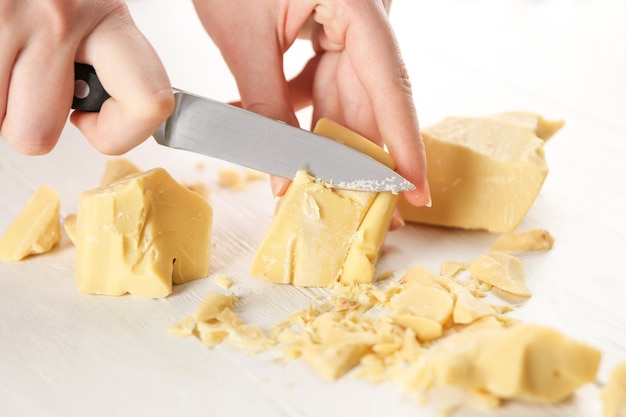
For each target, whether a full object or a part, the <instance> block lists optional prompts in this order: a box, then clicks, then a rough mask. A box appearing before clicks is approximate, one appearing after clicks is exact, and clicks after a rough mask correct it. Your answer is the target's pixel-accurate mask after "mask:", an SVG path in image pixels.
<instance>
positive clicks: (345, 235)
mask: <svg viewBox="0 0 626 417" xmlns="http://www.w3.org/2000/svg"><path fill="white" fill-rule="evenodd" d="M314 131H315V132H316V133H317V134H320V135H322V136H326V137H329V138H332V139H335V140H338V141H341V142H343V143H345V144H347V145H349V146H352V147H354V148H356V149H358V150H360V151H362V152H364V153H367V154H369V155H370V156H372V157H374V158H376V159H378V160H379V161H381V162H383V163H385V164H386V165H387V166H389V167H391V168H393V161H392V159H391V157H390V156H389V154H387V153H386V152H385V151H384V150H383V149H382V148H380V147H378V146H376V145H375V144H373V143H372V142H370V141H368V140H367V139H365V138H363V137H362V136H360V135H358V134H356V133H354V132H352V131H350V130H348V129H346V128H344V127H342V126H339V125H337V124H336V123H334V122H331V121H330V120H327V119H321V120H320V121H319V122H318V123H317V125H316V127H315V129H314ZM397 198H398V196H397V195H394V194H391V193H375V192H359V191H347V190H335V189H331V188H328V187H327V186H326V185H324V184H321V183H319V182H316V181H315V180H314V179H313V178H311V177H310V176H309V175H307V174H306V173H305V172H300V173H298V175H297V176H296V178H295V179H294V181H293V182H292V184H291V185H290V187H289V189H288V190H287V192H286V193H285V195H284V197H283V198H282V199H281V201H280V202H279V205H278V207H277V210H276V214H275V217H274V220H273V222H272V224H271V225H270V228H269V230H268V232H267V234H266V236H265V238H264V240H263V241H262V242H261V244H260V246H259V248H258V250H257V253H256V255H255V258H254V260H253V262H252V266H251V269H250V272H251V274H252V275H253V276H257V277H263V278H265V279H267V280H268V281H272V282H277V283H284V284H288V283H293V284H295V285H299V286H306V287H320V286H328V285H330V284H332V283H334V282H337V281H340V282H342V283H346V284H351V283H369V282H372V280H373V278H374V274H375V268H376V262H377V260H378V255H379V252H380V249H381V247H382V244H383V241H384V239H385V236H386V234H387V231H388V229H389V224H390V222H391V216H392V213H393V209H394V207H395V204H396V202H397Z"/></svg>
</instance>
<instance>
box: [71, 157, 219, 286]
mask: <svg viewBox="0 0 626 417" xmlns="http://www.w3.org/2000/svg"><path fill="white" fill-rule="evenodd" d="M211 221H212V210H211V206H210V205H209V204H208V202H207V201H206V200H205V199H204V198H202V197H201V196H200V195H198V194H196V193H195V192H193V191H190V190H188V189H187V188H185V187H183V186H182V185H180V184H179V183H178V182H176V180H174V179H173V178H172V177H171V176H170V175H169V174H168V173H167V171H165V170H164V169H162V168H155V169H152V170H149V171H146V172H143V173H140V174H136V175H133V176H130V177H126V178H125V179H122V180H120V181H117V182H114V183H112V184H110V185H108V186H105V187H100V188H97V189H94V190H91V191H87V192H84V193H83V194H81V196H80V202H79V207H78V213H77V221H76V236H75V246H76V261H75V262H76V265H75V274H76V283H77V285H78V289H79V290H80V291H81V292H84V293H90V294H108V295H122V294H125V293H130V294H133V295H137V296H144V297H153V298H158V297H165V296H167V295H169V294H170V293H171V291H172V283H175V284H180V283H184V282H187V281H191V280H194V279H198V278H203V277H206V276H207V275H208V274H209V254H210V233H211Z"/></svg>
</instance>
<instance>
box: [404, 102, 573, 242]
mask: <svg viewBox="0 0 626 417" xmlns="http://www.w3.org/2000/svg"><path fill="white" fill-rule="evenodd" d="M562 124H563V123H562V122H557V121H554V122H553V121H548V120H545V119H543V118H542V117H540V116H538V115H535V114H532V113H525V112H516V113H504V114H501V115H497V116H492V117H483V118H469V117H468V118H463V117H449V118H447V119H445V120H443V121H442V122H441V123H439V124H436V125H435V126H432V127H429V128H425V129H423V132H422V133H423V138H424V145H425V148H426V155H427V164H428V181H429V184H430V190H431V196H432V200H433V205H432V207H414V206H411V205H409V204H408V203H407V202H406V201H404V200H403V199H401V201H400V202H399V208H400V212H401V214H402V215H403V217H404V218H405V219H406V220H407V221H412V222H419V223H428V224H435V225H441V226H449V227H459V228H464V229H484V230H488V231H491V232H496V233H504V232H510V231H512V230H514V229H515V228H516V227H517V226H518V225H519V223H520V222H521V221H522V220H523V218H524V216H525V215H526V213H527V212H528V210H529V209H530V208H531V206H532V204H533V203H534V201H535V198H536V197H537V195H538V194H539V191H540V190H541V187H542V186H543V183H544V180H545V178H546V176H547V175H548V165H547V163H546V159H545V155H544V149H543V145H544V141H545V140H547V139H548V138H549V137H550V136H551V135H552V134H554V133H555V132H556V131H557V130H558V129H559V128H560V127H561V126H562Z"/></svg>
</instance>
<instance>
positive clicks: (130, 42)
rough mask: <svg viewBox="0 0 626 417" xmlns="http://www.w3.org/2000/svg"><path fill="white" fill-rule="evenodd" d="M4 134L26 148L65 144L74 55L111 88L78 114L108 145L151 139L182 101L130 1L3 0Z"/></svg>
mask: <svg viewBox="0 0 626 417" xmlns="http://www.w3.org/2000/svg"><path fill="white" fill-rule="evenodd" d="M0 40H1V42H0V135H2V137H3V138H4V139H5V140H7V141H8V142H9V143H10V144H11V145H12V146H13V147H14V148H15V149H17V150H18V151H20V152H22V153H25V154H44V153H47V152H49V151H50V150H51V149H52V148H53V147H54V146H55V144H56V143H57V141H58V138H59V136H60V135H61V131H62V129H63V126H64V125H65V122H66V120H67V116H68V113H69V111H70V107H71V104H72V97H73V91H74V62H75V61H76V62H83V63H88V64H92V65H93V66H94V67H95V69H96V71H97V73H98V76H99V78H100V80H101V81H102V84H103V86H104V88H105V89H106V90H107V91H108V92H109V93H110V94H111V96H112V97H111V99H109V100H107V101H106V102H105V103H104V105H103V106H102V109H101V111H100V113H84V112H74V113H73V114H72V116H71V121H72V122H73V123H74V124H75V125H76V126H77V127H78V128H79V129H80V130H81V131H82V133H83V134H84V135H85V137H86V138H87V139H88V140H89V141H90V142H91V143H92V144H93V146H94V147H95V148H96V149H98V150H99V151H101V152H104V153H109V154H120V153H123V152H125V151H127V150H129V149H131V148H132V147H134V146H136V145H137V144H139V143H140V142H141V141H143V140H145V139H146V138H148V137H149V136H150V135H151V134H152V133H153V132H154V131H155V130H156V128H157V127H158V125H159V124H160V123H161V122H162V121H163V120H164V119H165V118H166V117H167V116H168V115H169V114H170V112H171V111H172V110H173V107H174V99H173V94H172V88H171V86H170V83H169V80H168V78H167V74H166V72H165V70H164V68H163V65H162V64H161V62H160V60H159V58H158V57H157V55H156V53H155V51H154V50H153V49H152V47H151V46H150V44H149V43H148V41H147V40H146V39H145V38H144V37H143V36H142V35H141V33H140V32H139V30H138V29H137V27H136V26H135V24H134V23H133V21H132V19H131V17H130V14H129V12H128V9H127V7H126V3H125V2H124V1H123V0H109V1H100V0H73V1H67V0H36V1H24V0H0Z"/></svg>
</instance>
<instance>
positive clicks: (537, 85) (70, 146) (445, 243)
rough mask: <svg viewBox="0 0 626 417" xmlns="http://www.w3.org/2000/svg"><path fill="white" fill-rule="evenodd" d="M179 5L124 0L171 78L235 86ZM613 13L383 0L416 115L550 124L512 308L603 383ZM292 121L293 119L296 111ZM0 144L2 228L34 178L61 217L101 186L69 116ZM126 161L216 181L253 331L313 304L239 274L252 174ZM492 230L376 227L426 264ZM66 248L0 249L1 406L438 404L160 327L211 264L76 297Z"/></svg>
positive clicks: (567, 4)
mask: <svg viewBox="0 0 626 417" xmlns="http://www.w3.org/2000/svg"><path fill="white" fill-rule="evenodd" d="M190 3H191V2H188V1H167V0H129V6H130V7H131V11H132V13H133V15H134V17H135V19H136V21H137V23H138V25H139V26H140V27H141V28H142V29H143V30H144V32H145V33H146V35H147V36H148V38H149V39H150V40H151V41H152V42H153V44H154V46H155V47H156V49H157V50H158V52H159V53H160V54H161V56H162V58H163V60H164V62H165V64H166V67H167V70H168V72H169V73H170V76H171V79H172V82H173V84H174V85H176V86H177V87H179V88H182V89H186V90H191V91H194V92H197V93H199V94H202V95H206V96H210V97H213V98H216V99H220V100H231V99H234V98H236V96H237V93H236V88H235V84H234V81H232V78H231V77H230V74H229V73H228V70H227V68H226V66H225V65H224V63H223V62H222V60H221V58H220V56H219V53H218V52H217V50H216V48H215V47H214V46H213V45H212V43H211V42H210V40H209V39H208V37H207V36H206V35H205V34H204V32H203V30H202V28H201V26H200V24H199V22H198V20H197V18H196V17H195V14H194V12H193V9H192V6H191V4H190ZM625 16H626V3H625V2H624V1H623V0H613V1H611V0H598V1H594V2H589V1H587V2H583V1H568V0H551V1H530V0H510V1H506V2H504V1H500V0H476V1H467V0H439V1H437V2H422V1H420V2H417V1H414V0H397V1H396V2H395V4H394V7H393V10H392V19H393V23H394V25H395V28H396V30H397V34H398V38H399V40H400V42H401V45H402V47H403V52H404V55H405V59H406V61H407V64H408V67H409V72H410V75H411V79H412V82H413V85H414V92H415V101H416V105H417V108H418V111H419V114H420V120H421V123H422V125H429V124H434V123H436V122H438V121H439V120H441V119H442V118H443V117H445V116H448V115H468V116H480V115H488V114H491V113H498V112H501V111H508V110H530V111H535V112H538V113H540V114H543V115H544V116H546V117H549V118H562V119H565V121H566V126H565V127H564V128H563V129H562V130H561V131H560V132H559V133H558V134H557V135H556V136H555V137H554V138H553V139H552V140H551V141H550V142H549V143H548V144H547V145H546V154H547V159H548V163H549V166H550V168H551V172H550V174H549V176H548V179H547V181H546V183H545V186H544V188H543V190H542V192H541V194H540V195H539V197H538V199H537V201H536V203H535V205H534V206H533V208H532V209H531V211H530V213H529V214H528V216H527V218H526V219H525V220H524V222H523V224H522V225H521V226H520V229H526V228H530V227H545V228H547V229H548V230H549V231H550V232H551V233H552V234H553V235H554V236H555V237H556V240H557V241H556V245H555V247H554V249H553V250H552V251H551V252H548V253H542V254H537V255H528V256H525V257H524V262H525V268H526V273H527V284H528V286H529V288H530V290H531V291H532V293H533V297H532V298H531V299H530V300H529V301H528V302H527V303H526V304H525V305H524V306H523V307H522V308H520V309H518V310H516V311H515V312H514V313H512V314H513V315H514V316H515V317H518V318H521V319H524V320H526V321H532V322H537V323H543V324H547V325H550V326H555V327H556V328H558V329H560V330H561V331H563V332H564V333H566V334H567V335H568V336H570V337H573V338H576V339H578V340H582V341H585V342H588V343H590V344H592V345H594V346H596V347H597V348H599V349H600V350H601V351H602V352H603V360H602V364H601V369H600V372H599V375H598V377H599V385H600V384H602V383H605V382H606V380H607V377H608V374H609V372H610V370H611V368H612V367H613V366H614V365H616V364H617V363H619V362H624V361H626V306H625V303H624V298H625V296H626V276H625V272H624V271H625V267H624V258H625V256H626V221H625V220H624V217H625V216H626V163H624V158H625V157H626V117H624V116H625V114H624V113H625V110H626V64H625V61H626V26H624V17H625ZM309 54H310V51H309V50H308V47H307V45H306V44H303V43H302V44H301V43H298V44H297V45H296V46H295V47H294V50H293V51H290V52H289V54H288V58H287V66H286V68H287V71H288V72H289V73H291V74H294V73H295V72H296V71H297V70H298V68H299V67H300V65H301V64H302V63H303V62H304V57H306V56H308V55H309ZM301 116H302V118H303V121H304V123H306V118H307V114H306V113H303V114H302V115H301ZM0 155H1V156H0V193H1V194H2V200H1V201H2V203H1V204H0V230H1V231H4V230H5V229H6V227H7V226H8V225H9V223H10V222H11V221H12V220H13V218H14V217H15V215H16V214H17V213H18V211H19V210H20V209H21V207H22V206H23V204H24V203H25V202H26V200H27V199H28V198H29V197H30V195H31V194H32V192H33V191H34V190H35V189H36V188H37V187H38V186H39V185H41V184H44V183H45V184H48V185H50V186H51V187H53V188H54V189H56V190H57V191H58V192H59V193H60V195H61V199H62V214H63V215H65V214H68V213H73V212H75V211H76V208H77V201H78V195H79V194H80V192H82V191H84V190H87V189H89V188H92V187H94V186H95V185H96V184H97V182H98V180H99V177H100V175H101V174H102V171H103V167H104V161H105V157H104V156H102V155H99V154H98V153H96V152H95V151H94V150H93V149H91V148H90V147H89V145H87V144H86V142H85V141H84V140H83V139H82V138H81V137H80V135H79V134H78V133H77V131H76V130H75V129H74V128H72V127H69V126H68V127H67V128H66V130H65V131H64V134H63V138H62V139H61V141H60V144H59V145H58V147H57V148H55V150H54V151H53V152H52V153H50V154H49V155H47V156H43V157H25V156H22V155H18V154H17V153H16V152H14V151H13V150H12V149H11V148H10V147H9V146H8V145H7V144H6V143H4V142H2V143H0ZM128 158H130V159H132V160H133V161H134V162H136V163H137V164H138V165H139V166H140V167H141V168H144V169H148V168H151V167H155V166H162V167H165V168H166V169H168V170H169V171H170V172H171V173H172V174H173V175H174V176H175V177H176V178H178V179H181V180H188V181H202V182H204V183H206V184H207V185H208V186H209V187H210V188H211V189H212V195H211V203H212V205H213V208H214V212H215V222H214V234H213V239H214V242H215V249H214V252H213V255H212V272H213V274H223V275H227V276H229V277H230V278H231V279H233V281H234V282H235V285H234V287H233V290H234V291H235V292H236V293H237V294H238V295H240V296H241V302H240V304H239V307H240V311H241V314H242V315H243V317H244V318H245V319H246V320H249V321H250V322H252V323H254V324H258V325H260V326H268V325H270V324H273V323H276V322H277V321H279V320H280V319H281V318H283V317H285V316H286V315H287V314H289V313H290V312H291V311H293V310H294V309H296V308H301V307H305V306H306V305H307V304H308V302H309V300H310V299H311V296H312V293H313V291H309V290H303V289H298V288H293V287H285V286H275V285H270V284H267V283H265V282H261V281H260V280H257V279H253V278H251V277H250V276H249V275H248V273H247V271H248V265H249V262H250V260H251V258H252V255H253V253H254V250H255V248H256V245H257V244H258V242H259V241H260V239H261V238H262V236H263V234H264V232H265V228H266V226H267V225H268V224H269V222H270V220H271V217H272V209H273V200H272V198H271V196H270V191H269V187H268V186H267V184H265V183H256V184H251V185H250V186H249V188H248V189H247V190H246V191H245V192H236V191H232V190H228V189H220V188H219V187H218V186H217V185H216V180H217V170H218V169H220V168H222V167H225V166H228V165H227V164H225V163H222V162H219V161H214V160H211V159H208V158H202V157H200V156H192V155H188V154H185V153H182V152H177V151H171V150H167V149H164V148H160V147H159V146H157V145H156V144H154V142H153V141H151V140H150V141H148V142H146V143H145V144H143V145H141V146H140V147H138V148H137V149H135V150H133V151H132V152H130V153H129V154H128ZM197 163H202V164H204V165H205V168H204V169H202V170H200V169H198V167H197ZM495 238H496V236H494V235H490V234H488V233H484V232H469V231H460V230H443V229H439V228H434V227H425V226H408V227H406V228H404V229H402V230H400V231H398V232H394V233H392V234H390V235H389V237H388V240H387V242H386V245H385V252H384V255H383V257H382V259H381V260H380V263H379V267H380V270H381V271H386V270H389V269H395V270H396V271H399V272H401V271H403V270H405V269H407V268H409V267H410V266H413V265H415V264H421V265H423V266H426V267H428V268H431V269H433V270H437V268H438V265H439V263H440V262H441V261H443V260H471V259H473V258H474V257H475V256H476V255H478V254H479V253H482V252H484V251H485V250H486V248H487V247H488V246H489V245H490V244H491V243H492V242H493V241H494V240H495ZM73 260H74V252H73V248H72V246H71V245H70V244H69V242H68V240H67V238H65V239H64V240H63V242H62V244H61V246H60V247H59V248H58V249H56V250H54V251H53V252H51V253H49V254H46V255H43V256H39V257H34V258H32V259H29V260H27V261H25V262H22V263H18V264H7V263H0V415H4V416H64V417H69V416H85V415H90V416H110V415H151V416H171V415H180V416H183V415H184V416H209V415H210V416H248V415H263V416H265V415H269V416H279V415H280V416H302V417H305V416H320V415H324V416H328V417H331V416H345V415H355V416H357V415H358V416H361V417H365V416H380V415H390V416H414V415H421V416H436V415H438V412H437V409H436V407H434V405H433V404H430V405H420V404H417V403H416V402H414V401H413V400H411V399H408V398H406V397H404V396H403V395H402V393H401V392H400V390H399V389H398V388H397V387H396V386H395V385H393V384H391V383H389V384H383V385H373V384H370V383H368V382H365V381H363V380H359V379H356V378H353V377H351V376H350V375H348V376H347V377H345V378H343V379H341V380H339V381H338V382H336V383H332V384H330V383H328V382H325V381H323V380H321V379H320V378H319V377H318V376H317V375H316V374H314V373H313V371H311V370H310V369H309V368H308V367H307V365H306V364H304V363H302V362H299V361H291V362H288V363H286V364H284V363H279V362H277V361H275V354H274V353H272V352H271V351H270V352H266V353H263V354H260V355H257V356H250V355H249V354H248V353H247V352H246V351H242V350H239V349H235V348H232V347H229V346H218V347H217V348H215V349H212V350H210V349H207V348H205V347H203V346H202V345H201V344H200V343H199V342H197V341H196V340H193V339H177V338H172V337H170V336H168V335H167V332H166V329H167V327H168V326H169V325H171V324H172V323H174V322H176V321H178V320H179V319H181V318H183V317H184V316H186V315H188V314H189V313H191V312H192V311H193V310H194V309H195V307H196V306H197V304H198V303H199V301H200V300H201V299H202V298H203V297H204V295H205V294H206V293H207V292H208V291H209V290H212V289H213V290H220V289H219V288H218V287H217V286H216V285H215V283H214V281H213V276H212V277H209V278H208V279H203V280H199V281H196V282H194V283H191V284H188V285H184V286H179V287H177V288H176V289H175V291H174V294H173V295H172V296H170V297H169V298H166V299H163V300H146V299H139V298H134V297H117V298H114V297H97V296H87V295H83V294H80V293H78V291H77V290H76V287H75V284H74V279H73V272H72V271H73ZM599 392H600V388H599V386H598V385H594V384H590V385H588V386H585V387H584V388H583V389H581V390H580V391H579V392H578V393H577V394H576V395H575V396H574V398H573V399H572V400H571V401H568V402H567V403H565V404H562V405H559V406H552V407H537V406H533V405H528V404H521V403H511V404H508V405H507V406H506V407H504V408H502V409H500V410H496V411H493V412H490V413H486V412H485V410H483V409H474V408H468V409H464V410H461V411H460V412H459V413H458V414H457V415H458V416H479V415H493V416H527V415H536V416H568V417H570V416H581V417H582V416H585V417H587V416H594V415H595V416H599V415H600V412H601V404H600V401H599Z"/></svg>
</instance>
